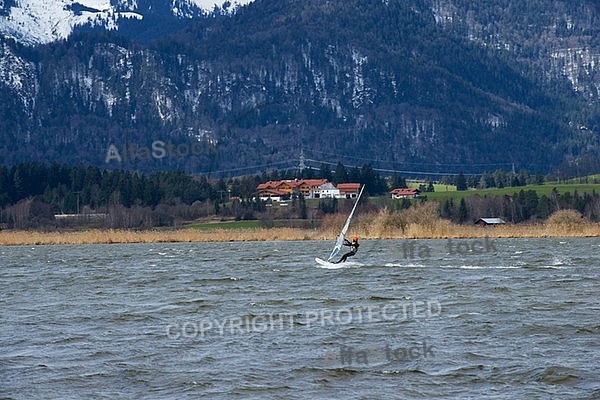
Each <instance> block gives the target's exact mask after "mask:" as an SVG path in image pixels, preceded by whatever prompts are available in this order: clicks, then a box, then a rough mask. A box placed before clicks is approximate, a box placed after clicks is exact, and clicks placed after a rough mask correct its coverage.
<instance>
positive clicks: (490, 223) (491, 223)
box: [475, 218, 506, 226]
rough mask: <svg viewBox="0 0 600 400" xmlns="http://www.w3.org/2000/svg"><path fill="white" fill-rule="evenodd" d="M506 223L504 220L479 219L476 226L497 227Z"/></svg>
mask: <svg viewBox="0 0 600 400" xmlns="http://www.w3.org/2000/svg"><path fill="white" fill-rule="evenodd" d="M504 224H506V221H504V220H503V219H502V218H479V219H478V220H477V221H475V225H479V226H496V225H504Z"/></svg>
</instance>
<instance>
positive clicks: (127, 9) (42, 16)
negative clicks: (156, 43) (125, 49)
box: [0, 0, 251, 45]
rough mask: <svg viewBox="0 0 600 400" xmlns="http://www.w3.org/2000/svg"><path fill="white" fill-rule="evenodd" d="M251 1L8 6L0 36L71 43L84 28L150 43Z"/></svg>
mask: <svg viewBox="0 0 600 400" xmlns="http://www.w3.org/2000/svg"><path fill="white" fill-rule="evenodd" d="M249 1H251V0H245V1H241V2H239V1H236V2H230V1H227V2H221V5H220V6H217V1H216V0H214V1H213V0H174V1H164V0H144V1H140V2H138V1H132V0H112V1H111V0H80V1H72V0H2V1H0V34H2V35H3V36H5V37H8V38H13V39H16V40H17V41H19V42H21V43H25V44H29V45H36V44H41V43H50V42H53V41H56V40H60V39H66V38H67V37H68V36H69V35H70V34H71V33H73V31H76V30H79V29H82V28H99V29H104V30H118V31H121V32H122V33H123V31H130V32H131V31H137V32H136V34H135V36H136V37H138V38H140V39H141V38H145V39H149V38H155V37H156V36H157V35H161V34H162V35H164V34H165V33H167V32H172V31H174V30H177V29H180V28H182V27H184V26H185V25H186V24H188V23H189V22H190V21H192V20H194V19H198V18H202V17H205V16H206V15H208V14H209V13H211V12H227V11H233V10H235V9H236V8H237V6H239V5H241V4H245V3H248V2H249ZM157 28H158V29H157Z"/></svg>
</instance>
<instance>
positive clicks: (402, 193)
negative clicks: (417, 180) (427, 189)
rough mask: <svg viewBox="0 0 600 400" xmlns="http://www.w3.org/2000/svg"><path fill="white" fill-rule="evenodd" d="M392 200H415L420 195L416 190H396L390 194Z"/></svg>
mask: <svg viewBox="0 0 600 400" xmlns="http://www.w3.org/2000/svg"><path fill="white" fill-rule="evenodd" d="M390 194H391V195H392V199H416V198H417V197H419V195H420V194H421V191H420V190H419V189H417V188H397V189H394V190H392V191H391V192H390Z"/></svg>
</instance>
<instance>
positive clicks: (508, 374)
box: [0, 238, 600, 399]
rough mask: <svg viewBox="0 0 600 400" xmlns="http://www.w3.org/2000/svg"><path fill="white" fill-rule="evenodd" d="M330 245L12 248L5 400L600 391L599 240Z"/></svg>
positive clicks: (0, 267)
mask: <svg viewBox="0 0 600 400" xmlns="http://www.w3.org/2000/svg"><path fill="white" fill-rule="evenodd" d="M331 244H332V243H331V242H319V241H304V242H284V241H276V242H245V243H239V242H237V243H236V242H231V243H175V244H174V243H169V244H126V245H125V244H124V245H120V244H113V245H72V246H24V247H0V288H1V291H0V321H1V324H2V325H1V330H0V398H15V399H32V398H45V399H51V398H56V399H70V398H73V399H80V398H96V399H103V398H106V399H113V398H128V399H133V398H156V399H166V398H172V399H187V398H189V399H197V398H200V397H202V398H215V399H219V398H222V399H236V398H239V399H242V398H244V399H265V398H266V399H281V398H287V399H307V398H309V399H310V398H315V399H316V398H324V399H328V398H329V399H330V398H345V399H372V398H398V399H403V398H416V399H432V398H449V399H450V398H451V399H467V398H476V399H479V398H494V399H516V398H544V399H545V398H572V399H575V398H578V399H598V398H600V379H599V376H600V373H599V366H600V317H599V316H600V300H599V299H600V296H599V289H600V240H599V239H598V238H578V239H563V238H552V239H493V240H488V242H485V241H484V240H483V239H481V240H478V241H475V240H460V241H459V240H453V241H452V242H451V243H448V242H447V241H444V240H412V241H408V240H388V241H363V242H362V245H361V248H360V251H359V252H358V254H357V255H356V256H355V257H354V258H351V259H350V260H352V261H353V262H352V263H349V264H346V265H345V266H344V268H341V269H324V268H321V267H319V265H318V264H317V263H316V262H315V261H314V257H315V256H318V257H321V258H325V257H326V256H327V255H328V253H329V250H330V246H331ZM449 245H450V246H449Z"/></svg>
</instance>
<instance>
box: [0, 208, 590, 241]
mask: <svg viewBox="0 0 600 400" xmlns="http://www.w3.org/2000/svg"><path fill="white" fill-rule="evenodd" d="M345 219H346V218H345V216H343V215H331V216H328V217H326V218H325V219H324V221H323V224H322V226H321V228H320V229H318V230H317V229H299V228H257V229H223V228H217V229H214V230H197V229H174V230H145V231H135V230H120V229H93V230H85V231H69V232H41V231H10V230H6V231H0V245H2V246H21V245H51V244H110V243H165V242H230V241H267V240H333V239H334V238H335V237H336V236H337V235H338V234H339V231H340V229H341V228H342V226H343V225H344V222H345ZM348 235H351V236H353V235H358V236H359V237H360V238H361V239H445V238H480V237H485V236H488V237H496V238H509V237H516V238H521V237H522V238H525V237H533V238H542V237H600V224H599V223H592V222H589V221H587V220H585V219H582V218H581V214H579V213H577V212H576V211H573V210H563V211H559V212H557V213H555V214H554V215H552V216H550V218H548V220H547V221H546V222H545V223H536V224H518V225H513V224H507V225H501V226H493V227H479V226H474V225H458V224H453V223H452V222H450V221H448V220H444V219H440V218H439V217H438V216H437V211H436V208H435V207H434V206H430V205H427V204H425V205H423V208H421V209H420V210H414V209H413V208H410V209H408V210H404V211H393V212H391V211H389V210H387V209H382V210H380V211H378V212H375V213H368V214H363V215H361V216H359V217H357V218H356V219H355V220H353V222H352V226H351V227H350V230H349V232H348Z"/></svg>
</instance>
